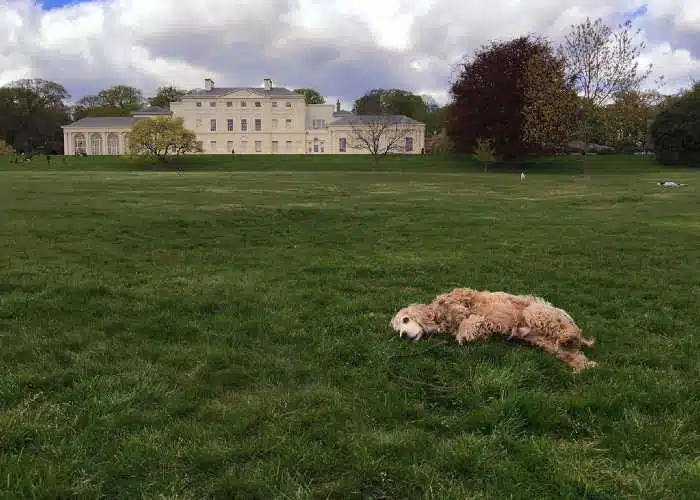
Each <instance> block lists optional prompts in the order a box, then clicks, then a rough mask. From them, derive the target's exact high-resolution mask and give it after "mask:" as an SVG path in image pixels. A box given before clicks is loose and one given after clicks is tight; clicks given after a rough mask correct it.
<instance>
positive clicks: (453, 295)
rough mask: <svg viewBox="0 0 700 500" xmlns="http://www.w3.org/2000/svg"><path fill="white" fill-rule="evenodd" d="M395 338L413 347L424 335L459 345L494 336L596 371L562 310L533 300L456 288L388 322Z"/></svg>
mask: <svg viewBox="0 0 700 500" xmlns="http://www.w3.org/2000/svg"><path fill="white" fill-rule="evenodd" d="M389 325H390V326H391V328H393V329H394V330H395V331H397V332H398V333H399V337H400V338H402V339H405V340H409V341H412V342H417V341H419V340H420V339H421V338H423V337H424V336H426V335H432V334H449V335H452V336H454V337H455V338H456V340H457V343H458V344H459V345H463V344H465V343H467V342H473V341H476V340H483V339H486V338H489V337H492V336H494V335H501V336H506V337H508V338H509V339H512V338H516V339H521V340H524V341H525V342H528V343H529V344H531V345H534V346H537V347H539V348H541V349H543V350H544V351H545V352H547V353H548V354H551V355H553V356H554V357H556V358H557V359H559V360H561V361H563V362H564V363H566V364H567V365H569V366H571V367H572V368H573V369H574V371H576V372H579V371H581V370H583V369H585V368H592V367H594V366H597V363H596V362H595V361H593V360H590V359H588V358H587V357H586V356H585V355H584V354H583V353H582V352H581V348H582V347H593V346H594V344H595V339H593V338H591V339H586V338H584V337H583V334H582V332H581V329H580V328H579V327H578V326H577V325H576V323H575V321H574V320H573V318H572V317H571V316H570V315H569V313H567V312H566V311H565V310H563V309H561V308H558V307H555V306H553V305H552V304H551V303H549V302H547V301H546V300H544V299H543V298H541V297H536V296H534V295H514V294H511V293H507V292H490V291H488V290H485V291H478V290H473V289H471V288H455V289H454V290H452V291H450V292H448V293H444V294H442V295H438V296H437V297H436V298H435V300H433V302H432V303H430V304H412V305H409V306H407V307H404V308H402V309H400V310H399V311H398V312H397V313H396V314H395V315H394V316H393V317H392V319H391V321H390V322H389Z"/></svg>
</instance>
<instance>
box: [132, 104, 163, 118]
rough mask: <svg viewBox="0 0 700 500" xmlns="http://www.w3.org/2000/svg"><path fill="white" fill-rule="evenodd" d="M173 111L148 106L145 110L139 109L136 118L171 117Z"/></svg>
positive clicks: (135, 114)
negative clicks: (146, 116) (143, 116)
mask: <svg viewBox="0 0 700 500" xmlns="http://www.w3.org/2000/svg"><path fill="white" fill-rule="evenodd" d="M171 114H172V111H170V110H169V109H165V108H161V107H160V106H147V107H145V108H141V109H139V110H138V111H137V112H136V113H134V116H138V115H171Z"/></svg>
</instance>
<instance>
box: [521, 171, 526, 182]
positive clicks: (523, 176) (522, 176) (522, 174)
mask: <svg viewBox="0 0 700 500" xmlns="http://www.w3.org/2000/svg"><path fill="white" fill-rule="evenodd" d="M520 180H521V181H523V180H525V172H520Z"/></svg>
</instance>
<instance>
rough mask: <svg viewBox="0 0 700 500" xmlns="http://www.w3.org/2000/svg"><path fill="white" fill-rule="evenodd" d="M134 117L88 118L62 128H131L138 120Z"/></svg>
mask: <svg viewBox="0 0 700 500" xmlns="http://www.w3.org/2000/svg"><path fill="white" fill-rule="evenodd" d="M144 119H145V118H139V117H133V116H86V117H85V118H81V119H80V120H77V121H74V122H73V123H69V124H68V125H63V127H61V128H130V127H131V126H132V125H133V124H134V123H135V122H136V121H137V120H144Z"/></svg>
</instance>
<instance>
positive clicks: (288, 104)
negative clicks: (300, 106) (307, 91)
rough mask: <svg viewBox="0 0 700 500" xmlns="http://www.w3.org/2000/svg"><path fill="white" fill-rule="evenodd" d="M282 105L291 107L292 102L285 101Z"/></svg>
mask: <svg viewBox="0 0 700 500" xmlns="http://www.w3.org/2000/svg"><path fill="white" fill-rule="evenodd" d="M284 107H285V108H291V107H292V103H291V102H285V103H284Z"/></svg>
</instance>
